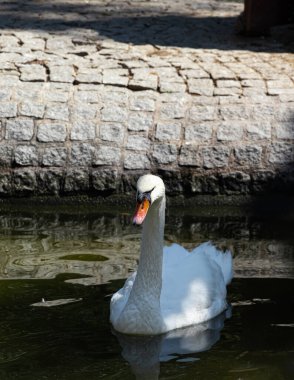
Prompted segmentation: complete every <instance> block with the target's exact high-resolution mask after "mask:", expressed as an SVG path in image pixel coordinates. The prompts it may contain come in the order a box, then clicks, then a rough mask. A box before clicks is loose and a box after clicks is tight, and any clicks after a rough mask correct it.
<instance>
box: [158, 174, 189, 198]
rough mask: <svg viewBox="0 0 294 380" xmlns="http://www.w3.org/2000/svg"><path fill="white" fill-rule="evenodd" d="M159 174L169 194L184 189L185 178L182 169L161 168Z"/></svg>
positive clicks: (177, 192) (180, 191)
mask: <svg viewBox="0 0 294 380" xmlns="http://www.w3.org/2000/svg"><path fill="white" fill-rule="evenodd" d="M158 175H159V176H160V177H161V178H162V180H163V181H164V184H165V191H166V194H167V195H177V194H179V193H182V192H183V191H184V186H183V182H184V181H183V179H182V175H181V172H180V171H177V170H169V169H159V170H158Z"/></svg>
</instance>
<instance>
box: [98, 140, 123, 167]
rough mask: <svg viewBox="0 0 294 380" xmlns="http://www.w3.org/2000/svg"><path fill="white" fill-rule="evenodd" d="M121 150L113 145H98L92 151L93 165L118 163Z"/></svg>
mask: <svg viewBox="0 0 294 380" xmlns="http://www.w3.org/2000/svg"><path fill="white" fill-rule="evenodd" d="M120 156H121V151H120V148H116V147H113V146H106V145H100V146H99V147H98V148H97V149H96V150H95V153H94V165H96V166H100V165H106V166H109V165H110V166H112V165H119V164H120V162H121V161H120Z"/></svg>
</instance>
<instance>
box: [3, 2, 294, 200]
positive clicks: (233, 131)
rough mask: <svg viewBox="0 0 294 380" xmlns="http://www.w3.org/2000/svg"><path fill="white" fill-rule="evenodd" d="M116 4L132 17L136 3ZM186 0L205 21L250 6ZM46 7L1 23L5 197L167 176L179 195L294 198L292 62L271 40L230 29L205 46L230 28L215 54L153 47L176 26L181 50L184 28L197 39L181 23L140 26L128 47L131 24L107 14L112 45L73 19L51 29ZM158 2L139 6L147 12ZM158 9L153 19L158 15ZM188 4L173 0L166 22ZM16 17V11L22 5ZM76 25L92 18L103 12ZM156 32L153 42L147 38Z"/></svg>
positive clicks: (120, 186)
mask: <svg viewBox="0 0 294 380" xmlns="http://www.w3.org/2000/svg"><path fill="white" fill-rule="evenodd" d="M37 3H38V4H37ZM53 3H56V4H55V5H56V7H57V8H56V9H55V10H54V9H53V8H52V9H51V8H50V9H51V11H52V12H55V16H56V14H57V15H59V16H60V13H58V12H60V10H59V9H58V5H60V4H59V2H58V1H56V2H53ZM91 3H92V6H94V5H96V6H97V7H98V6H101V4H104V3H103V2H101V1H100V2H99V1H93V2H91ZM116 3H118V4H119V6H120V7H122V8H123V7H124V8H123V9H124V11H125V13H127V12H131V9H132V6H133V5H132V4H131V5H130V4H129V5H127V4H126V3H125V2H123V1H121V2H116ZM180 3H181V4H180V5H181V7H182V8H181V9H182V12H184V13H185V12H186V13H187V12H190V13H189V17H191V18H193V17H195V20H196V19H197V17H200V16H201V17H203V16H205V17H208V16H209V17H220V16H223V17H224V16H225V17H228V18H230V17H231V18H232V17H235V18H236V16H237V15H238V14H239V13H240V11H241V10H242V4H232V3H228V4H226V3H219V2H214V1H211V2H206V3H207V4H208V5H209V6H210V8H209V7H208V6H207V7H206V8H205V7H204V4H205V2H201V1H194V3H195V4H198V9H197V11H195V9H196V8H195V9H194V8H193V9H194V10H193V9H192V8H191V4H190V3H189V4H188V3H186V2H185V1H181V2H180ZM44 4H45V3H44V2H36V5H35V8H34V2H31V8H30V9H29V10H30V12H31V15H30V17H31V18H30V21H25V20H22V21H15V20H14V23H12V22H11V20H8V19H2V21H1V29H2V30H1V35H0V49H1V51H0V127H1V141H0V196H11V195H12V196H23V195H33V194H41V195H60V194H73V193H105V194H109V193H115V192H120V191H125V192H127V191H128V190H129V189H130V184H132V183H133V182H134V180H136V179H137V177H138V176H139V174H141V173H143V172H149V171H152V172H154V173H159V174H160V175H162V176H163V177H164V178H165V179H166V182H167V185H168V190H169V191H170V192H172V193H177V192H178V193H181V192H185V193H187V194H193V193H194V194H199V193H203V194H218V193H225V194H235V193H236V194H246V193H258V192H263V191H268V190H275V191H281V190H285V191H288V190H289V189H291V187H292V186H293V182H294V175H293V168H292V166H293V160H294V145H293V142H294V82H293V81H294V65H293V54H291V53H287V52H284V51H283V49H282V47H277V46H276V45H275V44H276V43H275V42H273V41H269V42H266V41H265V42H264V46H263V45H260V46H259V47H258V46H257V48H256V49H255V48H254V43H253V44H252V42H248V41H241V40H240V42H238V43H239V45H238V43H237V44H236V43H235V42H234V44H233V45H232V41H233V39H235V38H236V37H235V36H234V34H233V31H232V25H231V23H230V24H229V25H227V24H225V25H224V26H223V25H221V22H220V24H219V25H220V26H219V29H217V24H216V25H214V29H213V30H211V31H209V30H207V31H206V34H205V28H204V30H203V27H202V29H201V33H202V34H200V39H199V36H198V39H199V41H201V43H202V44H204V45H205V43H206V44H208V42H207V41H210V40H209V36H210V38H215V37H212V33H214V34H217V32H218V31H220V32H221V33H222V36H220V39H219V40H218V41H217V43H218V44H217V47H213V48H212V47H210V48H205V47H201V45H200V46H196V47H186V45H187V44H182V45H180V42H181V36H179V38H178V41H179V43H178V44H179V45H180V47H179V46H169V45H170V44H167V42H168V41H169V37H168V36H167V37H165V36H164V35H162V36H161V37H162V41H163V45H162V46H161V45H158V44H155V43H152V41H153V40H154V39H158V33H162V32H163V31H165V30H168V31H169V35H173V40H172V41H174V38H175V37H174V36H175V33H179V32H181V33H182V34H183V39H188V38H190V41H192V40H191V36H190V35H188V33H189V31H190V30H191V26H190V25H189V28H190V29H189V28H188V29H187V30H186V29H185V27H186V26H185V25H184V24H183V25H182V26H181V30H178V29H177V28H176V26H177V24H173V22H172V21H170V20H167V21H165V23H164V22H163V21H162V20H160V21H157V22H156V21H154V25H152V24H151V25H145V24H144V23H143V21H138V20H137V21H136V18H135V19H134V18H131V19H129V21H133V22H134V23H135V25H134V26H133V25H132V28H134V30H133V29H132V31H133V33H137V40H136V41H137V43H133V42H132V37H131V36H129V37H128V38H129V39H128V41H121V39H120V38H119V37H118V36H119V35H120V34H119V33H118V32H115V25H116V28H117V29H120V28H123V27H124V25H125V24H124V22H125V21H124V22H123V21H122V20H121V21H120V22H119V21H118V20H117V19H115V20H113V18H110V17H109V18H107V17H108V16H107V14H105V15H104V16H103V14H100V13H101V12H102V11H101V9H100V8H99V9H98V8H97V9H98V10H97V12H96V13H95V15H96V17H98V14H99V17H103V23H104V24H103V27H102V29H101V30H102V32H103V31H104V34H105V35H106V36H108V38H106V37H105V35H104V36H101V34H102V32H101V30H99V31H97V27H95V28H94V27H92V28H88V29H87V28H84V29H83V30H80V29H79V28H78V26H79V25H77V26H76V25H74V28H73V27H72V28H71V29H70V30H68V29H66V31H59V32H58V33H57V32H56V30H55V29H56V25H60V23H61V21H58V22H57V23H56V22H55V23H54V22H53V21H51V23H52V25H51V23H50V19H49V21H48V14H47V13H46V17H47V19H46V22H47V24H46V23H45V21H44V19H42V17H43V18H44V17H45V13H44V14H42V12H41V13H40V14H41V16H40V17H39V19H38V21H32V20H33V16H34V12H37V11H38V10H39V11H40V9H41V10H42V6H44ZM65 4H69V5H75V4H76V5H77V4H78V5H79V3H78V2H77V1H68V2H65ZM110 4H112V2H110ZM150 4H151V3H149V2H144V1H141V2H136V6H137V12H139V15H141V16H142V13H140V12H143V11H144V10H145V13H144V15H145V14H146V12H147V10H146V7H147V6H148V7H149V8H150ZM152 4H153V3H152ZM201 5H202V8H201ZM152 6H153V8H152V7H151V8H150V9H151V10H150V12H151V14H152V15H153V14H156V12H158V10H156V6H155V4H153V5H152ZM2 7H3V6H2ZM40 7H41V8H40ZM108 7H109V8H110V10H111V5H109V6H108ZM158 7H160V6H159V5H158ZM168 7H169V8H168ZM177 7H179V5H178V2H175V1H170V2H169V3H168V6H167V8H166V12H167V14H169V12H170V13H171V12H175V10H177V11H178V12H179V10H178V8H177ZM195 7H196V6H195ZM149 8H148V9H149ZM93 9H94V8H93ZM95 9H96V8H95ZM105 9H106V10H107V9H108V8H107V7H106V6H105V4H104V8H103V10H104V11H105ZM138 9H139V10H138ZM160 10H161V8H160ZM5 11H6V13H7V17H8V16H9V15H11V13H13V14H14V15H15V14H16V9H14V8H13V7H12V9H10V10H9V11H7V8H5ZM161 11H162V10H161ZM9 12H10V13H9ZM99 12H100V13H99ZM105 12H106V11H105ZM193 12H194V13H193ZM195 12H196V13H195ZM197 12H198V13H197ZM201 12H202V13H201ZM78 15H80V16H81V15H84V16H85V17H86V16H88V17H91V9H90V8H88V9H87V10H86V11H85V12H84V14H83V13H81V11H80V13H78ZM197 15H198V16H197ZM199 15H200V16H199ZM84 16H83V17H84ZM67 17H69V16H67ZM71 17H72V18H73V17H74V16H73V13H71ZM132 17H134V16H133V15H132ZM138 17H139V16H138ZM150 17H151V16H150ZM138 19H139V18H138ZM36 20H37V18H36ZM66 20H67V19H66ZM69 20H70V18H69ZM134 20H135V21H134ZM154 20H155V19H154ZM220 20H221V19H220ZM82 21H83V19H82ZM26 22H27V24H26ZM34 22H35V24H34ZM76 22H77V21H76ZM107 22H108V24H107ZM145 22H146V20H145ZM211 22H212V21H211ZM142 23H143V24H142ZM202 23H203V21H202ZM46 25H47V27H46ZM48 25H49V27H48ZM86 25H87V24H86ZM89 25H90V24H89ZM89 25H88V26H89ZM91 25H92V24H91ZM106 25H108V26H106ZM201 25H202V24H201ZM28 26H30V29H32V30H28V29H29V27H28ZM160 26H162V28H161V29H160ZM164 26H166V29H165V28H164ZM204 26H205V25H204ZM152 27H153V29H152ZM229 27H230V28H231V29H228V28H229ZM42 28H43V29H44V30H42ZM50 28H51V29H52V30H49V29H50ZM103 28H104V29H103ZM144 28H145V29H144ZM194 28H195V29H196V32H197V25H196V24H195V26H194ZM57 29H58V28H57ZM150 29H152V30H151V31H150ZM111 30H112V32H110V31H111ZM144 30H145V31H146V33H147V34H148V33H149V40H150V41H151V42H150V43H149V44H148V43H142V42H140V33H144ZM228 30H229V32H228ZM111 33H112V36H111ZM120 33H121V34H122V35H123V31H120ZM128 33H130V29H128ZM193 33H194V32H193ZM228 33H229V35H228ZM109 36H110V37H111V38H109ZM228 36H229V37H228ZM144 37H145V38H147V41H148V37H146V36H144ZM192 37H193V36H192ZM142 38H143V37H142ZM195 38H196V36H195ZM214 42H216V40H214ZM255 42H256V41H255ZM256 43H257V42H256ZM191 44H192V43H191V42H190V45H191ZM199 44H200V42H199ZM183 45H184V46H183ZM212 45H213V44H212ZM257 45H258V44H257ZM238 46H240V49H238ZM261 46H262V47H261ZM260 50H264V51H263V52H262V51H260ZM273 50H274V51H273Z"/></svg>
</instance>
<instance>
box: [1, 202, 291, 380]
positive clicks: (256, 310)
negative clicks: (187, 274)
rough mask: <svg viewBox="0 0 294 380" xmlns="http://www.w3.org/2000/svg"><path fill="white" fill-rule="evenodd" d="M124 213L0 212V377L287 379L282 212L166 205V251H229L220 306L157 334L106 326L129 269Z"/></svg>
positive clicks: (129, 237)
mask: <svg viewBox="0 0 294 380" xmlns="http://www.w3.org/2000/svg"><path fill="white" fill-rule="evenodd" d="M130 216H131V214H130V213H129V212H128V211H126V210H118V211H116V212H113V211H112V210H109V209H108V210H104V211H98V207H92V208H90V209H85V208H81V207H71V208H66V207H64V208H62V207H61V208H58V209H57V208H54V207H51V208H50V207H47V208H40V207H39V208H29V207H28V208H22V209H19V208H18V209H13V208H11V207H9V208H6V209H4V208H2V209H1V210H0V378H1V379H4V380H8V379H29V380H34V379H38V380H40V379H135V378H137V379H148V380H152V379H189V380H191V379H235V380H237V379H258V380H260V379H275V380H277V379H293V378H294V339H293V338H294V318H293V317H294V312H293V310H294V308H293V273H294V271H293V258H294V236H293V224H294V223H293V221H294V219H293V216H287V217H286V216H285V215H284V214H283V215H282V216H280V217H275V218H270V217H268V215H267V216H258V217H257V216H255V215H251V214H250V213H241V212H239V211H238V210H235V209H205V210H202V209H199V210H196V209H195V210H184V209H181V210H173V211H172V212H170V213H169V214H168V215H167V225H166V233H165V241H166V244H170V242H172V241H173V242H177V243H179V244H181V245H183V246H185V247H186V248H188V249H191V248H194V247H195V246H197V245H198V244H199V243H201V242H204V241H207V240H211V241H212V242H214V243H215V244H217V245H218V246H219V247H224V248H226V247H229V248H230V249H231V250H232V252H233V255H234V267H235V278H234V280H233V282H232V284H231V285H230V286H229V288H228V299H229V301H230V303H231V305H232V306H231V310H230V311H228V312H227V313H226V315H221V316H220V317H218V318H217V319H215V320H213V321H210V322H209V323H206V324H203V325H200V326H197V327H194V328H192V329H185V330H182V331H180V332H177V333H176V334H170V335H168V336H161V337H147V338H142V337H139V338H138V337H137V338H134V337H124V336H120V335H117V334H115V333H114V331H112V329H111V326H110V324H109V321H108V319H109V302H110V297H111V294H112V293H113V292H115V291H116V290H117V289H118V288H120V287H121V286H122V284H123V282H124V279H125V278H126V277H127V276H128V274H129V273H130V272H131V271H132V270H133V269H134V268H135V267H136V264H137V259H138V251H139V242H140V228H137V227H134V226H132V225H131V224H130Z"/></svg>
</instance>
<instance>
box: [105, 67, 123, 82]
mask: <svg viewBox="0 0 294 380" xmlns="http://www.w3.org/2000/svg"><path fill="white" fill-rule="evenodd" d="M102 82H103V84H111V85H116V86H127V85H128V82H129V70H127V69H116V68H115V69H104V70H103V74H102Z"/></svg>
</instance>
